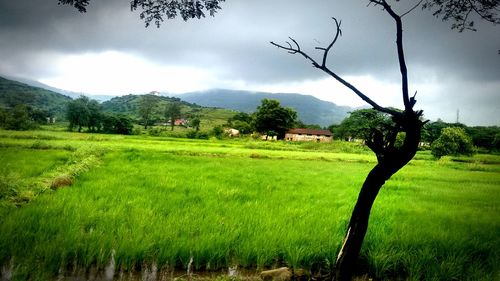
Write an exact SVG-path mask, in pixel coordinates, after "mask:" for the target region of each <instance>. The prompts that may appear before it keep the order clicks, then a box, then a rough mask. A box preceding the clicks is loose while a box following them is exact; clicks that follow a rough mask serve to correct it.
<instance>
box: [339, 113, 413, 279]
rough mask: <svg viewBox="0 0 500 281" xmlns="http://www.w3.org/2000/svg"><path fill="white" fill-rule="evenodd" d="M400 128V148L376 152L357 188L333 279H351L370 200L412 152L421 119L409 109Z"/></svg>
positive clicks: (361, 242)
mask: <svg viewBox="0 0 500 281" xmlns="http://www.w3.org/2000/svg"><path fill="white" fill-rule="evenodd" d="M405 116H406V118H405V119H406V120H404V127H405V131H406V137H405V140H404V144H403V146H402V147H401V148H400V149H394V148H388V149H385V150H384V151H383V153H382V155H381V154H380V152H379V153H377V152H376V153H377V158H378V163H377V165H376V166H375V167H374V168H373V169H372V170H371V171H370V173H369V174H368V176H367V177H366V179H365V182H364V183H363V186H362V187H361V191H360V192H359V195H358V200H357V201H356V205H355V206H354V209H353V211H352V215H351V219H350V221H349V225H348V227H347V231H346V235H345V238H344V241H343V243H342V248H341V249H340V252H339V254H338V256H337V261H336V263H335V278H334V280H336V281H348V280H351V278H352V274H353V273H354V270H355V266H356V261H357V259H358V256H359V253H360V250H361V245H362V244H363V240H364V238H365V234H366V231H367V229H368V221H369V218H370V211H371V209H372V206H373V203H374V202H375V199H376V198H377V195H378V192H379V191H380V189H381V188H382V186H383V185H384V183H385V182H386V181H387V180H388V179H389V178H390V177H391V176H392V175H393V174H395V173H396V172H397V171H399V170H400V169H401V168H403V167H404V166H405V165H406V164H407V163H408V162H409V161H410V160H411V159H412V158H413V156H414V155H415V153H416V152H417V149H418V143H419V142H420V130H421V128H422V122H421V121H420V120H419V119H418V118H419V114H416V113H415V112H413V111H411V112H410V114H405Z"/></svg>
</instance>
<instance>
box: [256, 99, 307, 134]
mask: <svg viewBox="0 0 500 281" xmlns="http://www.w3.org/2000/svg"><path fill="white" fill-rule="evenodd" d="M296 119H297V112H296V111H295V110H293V109H291V108H289V107H282V106H281V104H280V102H279V101H278V100H273V99H263V100H262V101H261V105H259V106H258V107H257V111H256V112H255V113H254V122H255V130H256V131H257V132H259V133H261V134H265V135H268V136H270V135H271V133H275V134H276V135H277V136H278V139H283V138H284V137H285V133H286V131H287V130H289V129H291V128H293V125H294V124H295V121H296Z"/></svg>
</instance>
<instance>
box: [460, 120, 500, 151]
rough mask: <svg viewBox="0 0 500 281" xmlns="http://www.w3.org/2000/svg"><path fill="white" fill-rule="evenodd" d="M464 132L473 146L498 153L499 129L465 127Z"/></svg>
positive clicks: (492, 127)
mask: <svg viewBox="0 0 500 281" xmlns="http://www.w3.org/2000/svg"><path fill="white" fill-rule="evenodd" d="M465 131H466V132H467V134H468V135H469V136H470V137H471V139H472V142H473V143H474V145H475V146H477V147H481V148H483V149H485V150H486V151H489V152H498V151H500V141H499V140H500V127H498V126H490V127H483V126H476V127H466V128H465Z"/></svg>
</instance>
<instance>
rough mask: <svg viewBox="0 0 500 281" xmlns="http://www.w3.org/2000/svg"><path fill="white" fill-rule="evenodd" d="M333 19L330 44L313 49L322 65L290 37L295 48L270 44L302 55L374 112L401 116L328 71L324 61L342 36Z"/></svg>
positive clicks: (338, 26)
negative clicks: (332, 35)
mask: <svg viewBox="0 0 500 281" xmlns="http://www.w3.org/2000/svg"><path fill="white" fill-rule="evenodd" d="M333 19H334V21H335V26H336V33H335V37H334V39H333V40H332V42H331V43H330V44H329V45H328V46H327V47H326V48H323V47H316V48H315V49H317V50H322V51H323V58H322V63H321V64H319V63H318V62H317V61H316V60H315V59H313V58H312V57H311V56H309V55H308V54H307V53H305V52H304V51H302V50H301V49H300V45H299V43H297V41H296V40H295V39H293V38H292V37H289V38H290V40H291V41H292V42H293V44H294V45H295V46H292V44H291V43H290V42H288V41H287V42H286V44H287V45H288V47H287V46H284V45H280V44H277V43H274V42H272V41H271V42H270V43H271V44H272V45H274V46H276V47H278V48H280V49H283V50H285V51H287V52H288V53H290V54H297V53H298V54H300V55H302V56H303V57H304V58H306V59H307V60H309V61H310V62H312V65H313V66H314V67H315V68H318V69H321V70H322V71H323V72H325V73H326V74H328V75H330V76H331V77H333V78H335V80H337V81H338V82H340V83H341V84H342V85H344V86H345V87H347V88H349V89H350V90H351V91H353V92H354V93H355V94H356V95H357V96H359V97H360V98H361V99H362V100H364V101H365V102H366V103H368V104H369V105H371V106H372V107H373V108H374V109H376V110H378V111H380V112H384V113H388V114H391V115H393V116H399V115H401V113H400V112H398V111H396V110H393V109H390V108H385V107H382V106H380V105H378V104H377V103H376V102H374V101H373V100H372V99H370V98H369V97H368V96H366V95H365V94H363V92H361V91H360V90H359V89H358V88H356V87H355V86H353V85H352V84H351V83H349V82H347V81H346V80H344V79H343V78H342V77H340V76H339V75H337V74H336V73H335V72H334V71H332V70H331V69H329V68H328V67H327V66H326V60H327V58H328V55H329V51H330V50H331V48H332V46H333V45H334V44H335V42H337V39H338V38H339V36H341V34H342V31H341V30H340V22H339V21H337V20H336V19H335V18H333Z"/></svg>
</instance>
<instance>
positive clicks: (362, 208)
mask: <svg viewBox="0 0 500 281" xmlns="http://www.w3.org/2000/svg"><path fill="white" fill-rule="evenodd" d="M391 175H392V174H391V173H390V172H389V171H388V169H387V168H386V167H383V165H381V164H377V165H376V166H375V167H374V168H373V169H372V170H371V171H370V173H369V174H368V177H367V178H366V180H365V182H364V183H363V187H362V188H361V191H360V192H359V195H358V200H357V202H356V205H355V206H354V210H353V211H352V215H351V220H350V221H349V225H348V227H347V232H346V235H345V238H344V241H343V243H342V248H341V249H340V252H339V254H338V256H337V262H336V268H335V280H339V281H344V280H351V276H352V274H353V272H354V268H355V265H356V261H357V259H358V255H359V252H360V250H361V245H362V244H363V240H364V238H365V234H366V231H367V229H368V220H369V217H370V211H371V208H372V206H373V202H375V198H377V194H378V192H379V190H380V188H382V186H383V185H384V183H385V181H386V180H388V179H389V178H390V176H391Z"/></svg>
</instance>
